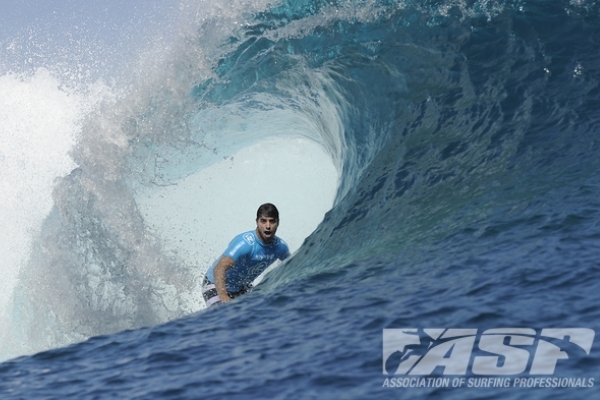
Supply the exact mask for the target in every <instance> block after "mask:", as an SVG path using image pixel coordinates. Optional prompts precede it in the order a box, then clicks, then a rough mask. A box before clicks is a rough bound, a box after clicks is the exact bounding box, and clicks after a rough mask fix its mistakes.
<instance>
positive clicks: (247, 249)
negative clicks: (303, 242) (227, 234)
mask: <svg viewBox="0 0 600 400" xmlns="http://www.w3.org/2000/svg"><path fill="white" fill-rule="evenodd" d="M223 255H224V256H227V257H230V258H232V259H233V260H234V261H235V264H234V265H233V266H232V267H231V268H229V269H228V270H227V278H226V286H227V291H228V292H229V293H235V292H239V291H241V290H243V289H244V288H246V287H247V286H248V285H250V284H251V283H252V281H253V280H254V279H256V277H257V276H259V275H260V274H261V273H262V272H263V271H264V270H265V269H267V267H268V266H269V265H271V264H273V263H274V262H275V261H276V260H278V259H279V260H285V259H286V258H288V257H289V256H290V250H289V248H288V245H287V243H286V242H285V241H284V240H282V239H281V238H279V237H277V236H274V237H273V240H272V241H271V242H270V243H263V242H262V241H261V240H260V239H259V238H258V236H257V235H256V231H254V230H252V231H249V232H244V233H240V234H239V235H237V236H236V237H235V238H233V240H232V241H231V242H230V243H229V246H227V249H226V250H225V252H224V253H223ZM220 258H221V257H219V258H218V259H217V260H216V261H215V262H214V263H213V265H212V266H211V267H210V268H209V269H208V271H207V272H206V277H207V278H208V280H209V281H210V282H213V283H214V281H215V275H214V272H215V271H214V270H215V266H216V265H217V263H218V262H219V259H220Z"/></svg>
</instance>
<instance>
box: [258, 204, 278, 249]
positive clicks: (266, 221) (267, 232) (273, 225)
mask: <svg viewBox="0 0 600 400" xmlns="http://www.w3.org/2000/svg"><path fill="white" fill-rule="evenodd" d="M278 226H279V211H278V210H277V207H275V206H274V205H273V204H271V203H265V204H263V205H261V206H260V207H259V208H258V211H257V212H256V234H257V235H258V237H259V239H260V240H261V241H263V242H264V243H271V241H272V240H273V238H274V237H275V232H277V227H278Z"/></svg>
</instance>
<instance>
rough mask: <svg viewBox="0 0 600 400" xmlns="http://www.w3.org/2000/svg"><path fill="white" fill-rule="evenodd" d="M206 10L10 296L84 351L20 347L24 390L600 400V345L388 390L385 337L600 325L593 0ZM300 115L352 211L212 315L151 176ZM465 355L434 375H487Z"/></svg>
mask: <svg viewBox="0 0 600 400" xmlns="http://www.w3.org/2000/svg"><path fill="white" fill-rule="evenodd" d="M191 3H193V2H191ZM203 4H206V7H205V8H203V7H199V8H198V10H201V11H202V12H201V13H200V14H199V15H202V17H198V18H197V19H196V20H194V21H195V23H196V25H195V26H193V29H191V30H190V31H189V32H188V34H187V36H186V38H185V41H183V43H179V44H180V47H178V52H177V55H178V58H176V59H175V60H174V61H173V62H171V63H170V62H166V63H164V64H161V65H163V68H164V71H162V73H161V74H159V75H160V76H161V79H162V80H161V81H158V80H157V81H156V82H152V85H146V86H145V87H144V90H139V91H136V90H134V89H131V92H128V94H126V95H124V96H122V97H121V98H120V99H118V100H116V101H115V102H112V103H111V102H109V101H107V102H105V103H103V104H101V105H99V106H98V107H97V110H96V111H95V112H94V114H93V116H92V117H90V118H89V119H88V120H87V122H86V123H85V124H84V125H83V135H82V139H80V140H79V142H78V144H77V146H76V147H75V148H74V149H73V150H72V156H73V159H74V160H75V162H76V163H77V165H78V168H77V169H76V170H74V171H73V172H72V173H71V174H69V175H68V176H65V177H63V178H62V179H60V180H59V181H57V182H56V185H55V189H54V195H53V196H54V197H53V201H54V206H53V209H52V211H51V213H50V215H49V216H48V217H47V218H46V219H45V220H44V224H43V228H42V230H41V232H40V234H39V236H36V238H35V240H34V245H33V250H32V256H31V260H30V261H29V263H28V265H27V267H26V268H23V269H22V271H21V275H20V281H19V286H17V288H16V289H15V293H14V294H13V310H14V311H13V312H14V314H13V318H14V319H15V320H17V319H18V320H22V321H26V322H27V323H23V324H21V325H19V327H18V328H14V329H15V331H18V335H19V336H20V337H25V338H26V339H27V340H29V341H32V342H35V343H42V344H43V343H47V344H48V346H47V347H57V346H58V345H61V343H62V344H63V345H61V347H57V348H53V349H50V350H47V351H42V352H38V353H36V354H33V355H25V356H20V357H18V358H14V359H11V360H7V361H4V362H3V363H2V364H0V397H1V398H3V399H4V398H7V399H13V398H14V399H25V398H27V399H29V398H40V399H54V398H68V397H72V398H77V399H101V398H131V399H137V398H139V399H142V398H144V399H145V398H174V399H223V398H228V399H252V398H274V399H288V398H308V399H310V398H319V399H320V398H344V399H379V398H381V399H387V398H403V399H414V398H448V399H464V398H478V399H484V398H485V399H522V398H527V399H565V398H594V397H597V396H598V392H599V390H598V387H599V385H600V356H599V354H600V353H599V348H600V344H599V343H598V339H594V340H593V343H592V345H591V351H590V352H589V354H587V352H586V351H584V349H583V348H582V347H581V346H577V345H575V344H573V341H571V342H570V343H569V340H567V339H565V340H562V341H561V340H558V341H552V343H555V344H556V346H559V347H560V348H561V349H562V351H564V353H563V356H564V355H565V354H566V357H562V358H561V357H559V358H558V361H557V363H556V368H555V369H554V370H553V373H552V374H551V375H549V376H542V377H546V378H558V379H562V378H565V377H567V378H569V377H570V378H575V379H577V378H580V379H583V380H585V385H584V386H586V387H575V388H557V387H519V386H518V385H517V387H514V386H515V382H516V380H517V379H525V378H539V377H540V376H539V375H531V374H530V373H529V371H530V369H531V367H532V362H533V361H532V358H529V361H526V362H525V364H526V368H525V370H524V371H521V372H519V373H514V374H508V375H493V374H492V375H493V376H495V377H496V376H501V377H503V378H508V379H510V383H511V385H510V387H483V388H476V387H468V386H467V384H465V385H464V386H462V387H456V388H453V387H439V388H432V387H421V388H419V387H408V388H407V387H402V388H397V387H396V388H392V387H386V386H388V385H389V383H388V384H386V378H395V377H401V376H394V375H392V374H390V375H386V374H384V373H383V367H384V361H388V362H389V360H384V359H383V354H382V348H383V346H384V345H385V343H384V339H383V330H384V329H401V328H413V329H421V330H423V329H432V328H435V329H476V330H477V333H478V334H481V333H483V332H484V331H486V330H490V329H496V328H498V329H507V328H528V329H531V330H533V331H534V334H533V336H534V338H535V339H532V341H531V342H527V343H521V344H519V343H517V342H512V348H514V349H518V350H521V351H524V352H525V353H522V352H521V354H528V357H533V355H534V353H535V349H536V348H538V346H540V343H541V342H542V340H541V338H540V332H542V330H543V329H545V328H585V329H588V330H592V331H594V332H598V331H599V330H600V323H599V322H598V321H599V318H598V317H599V316H600V309H599V306H598V301H599V300H600V295H599V293H600V283H599V282H600V261H599V256H600V214H599V212H600V175H599V174H598V172H599V171H600V129H599V128H598V123H599V122H600V52H599V51H598V49H600V8H599V6H598V4H597V3H596V2H593V1H585V0H581V1H570V2H569V1H504V2H489V1H425V2H420V1H414V2H413V1H403V2H394V1H380V2H375V1H374V2H343V1H339V2H338V1H335V2H320V1H300V2H281V3H276V4H271V5H268V4H261V3H258V2H256V3H252V2H249V3H245V4H237V3H236V4H235V5H234V6H233V8H232V9H231V10H229V11H227V10H228V9H227V7H228V6H226V5H225V4H218V3H216V2H214V3H203ZM187 6H190V3H188V4H187ZM217 6H218V7H217ZM202 13H204V14H202ZM169 54H170V53H169ZM159 55H161V56H164V55H165V54H162V53H161V54H159ZM133 75H134V76H133V77H131V76H130V75H126V77H125V78H121V79H128V81H127V82H129V83H130V84H131V86H132V87H135V84H136V82H138V80H139V81H142V80H143V79H141V78H139V77H136V76H135V74H133ZM142 75H143V74H142ZM173 81H174V82H176V84H174V85H167V84H164V82H173ZM279 111H281V112H282V113H283V115H289V116H293V118H297V119H300V120H302V121H304V122H305V123H306V124H307V127H310V129H308V128H307V131H308V132H309V133H308V134H307V137H309V138H310V139H311V140H314V141H316V142H317V143H319V144H320V145H321V146H322V147H323V148H324V149H326V150H327V152H328V154H329V155H330V156H331V158H332V161H333V163H334V164H335V165H336V166H337V167H338V168H339V171H340V176H341V179H340V184H339V188H338V190H337V196H336V199H335V203H334V206H333V208H332V209H331V210H330V211H329V212H328V213H327V214H326V215H325V218H324V220H323V221H322V223H321V224H320V225H319V226H318V227H317V229H316V230H315V231H314V232H313V233H312V234H311V235H310V236H309V237H308V238H307V239H306V241H305V242H304V243H303V244H302V246H301V247H300V249H299V250H298V251H297V253H296V254H295V255H294V257H293V258H292V259H291V260H289V261H288V262H286V263H284V264H282V265H281V266H279V267H278V268H276V269H275V270H273V271H272V272H271V273H269V274H268V275H267V276H266V277H265V279H264V280H263V282H262V283H261V284H259V285H258V286H257V287H256V289H255V290H254V291H253V292H251V293H250V294H248V295H245V296H243V297H242V298H240V299H239V301H235V302H233V303H231V304H229V305H227V306H223V307H217V308H214V309H210V310H206V311H204V310H202V311H194V310H193V307H190V306H189V305H187V303H186V302H190V301H192V302H193V298H192V300H189V298H188V297H186V295H187V294H189V293H194V290H197V288H195V286H193V284H191V283H189V282H193V279H192V277H193V273H192V272H191V271H192V270H194V266H187V265H185V266H181V265H179V264H178V260H177V255H173V254H170V253H167V252H161V247H160V244H158V245H157V244H156V243H154V242H151V241H150V240H149V239H148V232H147V230H146V228H145V225H144V220H143V216H142V214H141V213H140V211H139V210H138V208H137V205H136V197H135V196H136V193H137V192H138V191H139V190H140V189H139V187H141V186H143V185H146V186H150V187H152V185H156V186H159V187H164V186H165V185H169V184H170V183H172V182H173V181H176V180H177V179H181V178H183V177H185V176H187V175H190V174H193V173H195V172H196V171H198V170H200V169H202V168H204V167H205V166H206V165H207V164H210V162H211V161H210V160H212V159H211V158H210V157H212V155H211V154H217V149H218V148H221V147H227V148H228V149H229V150H231V149H239V148H243V147H244V146H246V145H248V144H252V143H255V142H257V141H259V140H260V139H263V138H264V137H267V136H270V135H271V134H272V133H271V131H270V130H269V128H268V123H269V116H270V115H273V114H272V113H274V112H279ZM117 114H118V118H116V117H114V115H117ZM107 115H111V116H112V117H114V118H115V119H113V120H115V121H118V122H119V124H118V127H119V132H121V134H122V136H120V137H119V138H118V139H114V138H111V137H108V138H107V137H106V136H109V135H103V134H102V132H103V129H106V124H104V123H103V122H104V121H106V120H107V117H106V116H107ZM277 115H279V114H277ZM112 117H111V118H112ZM234 118H235V119H236V120H243V121H244V120H245V121H248V124H259V123H261V121H264V124H265V130H264V131H261V132H256V133H254V134H248V133H243V134H241V133H238V134H233V133H231V132H230V131H231V130H232V129H230V126H229V125H228V123H231V122H230V121H231V120H232V119H234ZM289 118H290V121H291V120H292V117H289ZM257 121H258V122H257ZM294 121H297V120H296V119H294ZM279 122H282V121H279ZM282 123H283V124H285V123H286V120H285V118H284V119H283V122H282ZM290 123H291V122H290ZM294 123H296V122H294ZM241 125H243V124H240V126H241ZM215 132H217V133H215ZM219 132H222V135H221V136H219ZM207 160H208V161H207ZM149 165H150V166H151V167H148V166H149ZM265 179H266V180H268V176H266V177H265ZM150 190H151V189H150ZM225 196H237V194H236V193H235V188H232V189H231V193H229V192H228V193H225ZM168 212H169V209H165V210H164V213H168ZM141 264H143V265H145V266H147V268H145V269H144V268H141V267H140V265H141ZM155 264H156V265H159V264H160V265H162V266H164V265H167V266H168V268H166V269H164V268H163V269H158V268H155V267H154V265H155ZM190 285H191V286H190ZM57 293H59V295H57ZM57 299H60V300H57ZM35 321H37V322H39V321H42V322H39V323H34V322H35ZM536 335H537V336H536ZM542 336H544V334H542ZM78 337H79V338H81V340H82V341H77V340H74V338H78ZM515 337H516V336H515V335H513V340H517V339H515ZM88 338H89V339H88ZM572 338H573V337H571V339H572ZM546 339H547V338H546ZM481 340H482V339H481V336H477V342H476V343H477V345H480V344H481ZM508 340H509V338H506V339H505V340H504V342H503V343H504V345H505V346H507V347H508V346H509V345H510V344H511V343H510V342H509V341H508ZM544 340H545V339H544ZM73 342H76V343H73ZM68 343H73V344H70V345H67V346H66V347H64V344H68ZM438 343H439V342H436V344H438ZM40 346H42V347H44V346H43V345H40ZM449 349H450V350H449V351H448V353H446V354H445V355H443V357H442V358H441V359H440V360H442V361H443V360H449V359H451V360H456V359H460V358H461V357H463V358H464V357H467V359H469V360H470V363H469V367H468V369H467V371H466V372H465V373H464V374H448V372H447V371H444V368H443V367H438V368H436V369H435V370H434V371H433V372H432V373H431V374H430V375H425V376H421V377H422V378H425V379H426V378H430V377H441V378H443V377H449V379H450V382H452V379H454V378H461V377H464V378H466V379H469V378H480V377H482V376H484V377H488V375H481V374H476V373H474V372H473V364H474V359H473V358H471V355H470V354H469V353H460V351H462V350H461V349H462V348H459V346H458V344H457V345H456V346H455V347H454V348H449ZM452 349H454V350H452ZM473 349H474V350H473V355H478V356H488V357H489V356H491V355H493V353H492V354H490V353H489V352H488V353H486V352H485V351H483V350H481V349H479V347H474V348H473ZM424 351H425V352H427V351H431V348H429V349H427V348H426V349H425V350H424ZM453 351H454V353H453ZM442 361H440V362H442ZM513 361H514V360H513V359H511V358H503V357H499V358H498V360H497V363H496V364H495V365H496V367H498V368H500V367H503V366H506V365H509V364H510V363H511V362H513ZM391 362H392V364H393V362H394V359H392V361H391ZM398 362H399V360H396V365H398ZM391 370H392V368H391V366H390V364H388V371H391ZM388 382H389V381H388ZM450 386H452V385H450ZM525 386H527V384H526V385H525ZM529 386H531V385H529ZM538 386H539V385H538ZM542 386H543V385H542ZM549 386H551V385H550V384H549ZM587 386H589V387H587Z"/></svg>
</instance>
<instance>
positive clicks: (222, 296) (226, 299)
mask: <svg viewBox="0 0 600 400" xmlns="http://www.w3.org/2000/svg"><path fill="white" fill-rule="evenodd" d="M219 300H221V303H229V302H230V301H231V297H229V295H228V294H227V293H223V294H219Z"/></svg>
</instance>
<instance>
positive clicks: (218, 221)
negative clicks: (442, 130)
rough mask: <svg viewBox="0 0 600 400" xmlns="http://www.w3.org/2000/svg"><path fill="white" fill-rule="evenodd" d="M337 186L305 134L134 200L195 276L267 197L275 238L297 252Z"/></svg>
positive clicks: (250, 223) (240, 154)
mask: <svg viewBox="0 0 600 400" xmlns="http://www.w3.org/2000/svg"><path fill="white" fill-rule="evenodd" d="M338 183H339V174H338V171H337V169H336V168H335V166H334V163H333V160H332V158H331V156H330V155H329V154H327V152H326V151H325V150H324V149H323V148H322V147H321V145H319V144H317V143H315V142H314V141H312V140H309V139H306V138H303V137H297V136H296V137H273V138H269V139H266V140H262V141H260V142H257V143H254V144H252V145H250V146H248V147H245V148H243V149H241V150H239V151H237V152H235V153H234V154H231V155H227V156H225V157H223V159H222V160H221V161H219V162H217V163H215V164H213V165H211V166H209V167H207V168H204V169H202V170H200V171H198V172H197V173H195V174H193V175H191V176H188V177H186V178H185V179H182V180H180V181H178V182H177V183H176V185H171V186H160V187H148V188H146V189H145V190H144V191H140V192H139V193H138V198H137V201H138V205H139V207H140V210H141V212H142V214H143V216H144V219H145V221H146V224H147V225H148V227H149V228H150V229H152V230H153V231H154V233H155V234H156V235H157V236H158V237H159V238H160V240H161V242H162V244H163V246H164V247H165V249H167V250H168V251H172V252H174V254H176V255H177V257H179V258H180V259H181V260H182V262H184V263H185V264H186V265H188V266H189V265H192V266H195V267H197V270H196V272H197V274H198V276H201V275H202V274H204V272H205V271H206V269H207V268H208V267H209V266H210V264H211V263H212V262H213V261H214V260H215V259H216V258H217V257H218V256H219V255H220V254H221V253H222V252H223V250H224V249H225V248H226V247H227V244H228V243H229V241H230V240H231V239H232V238H233V237H234V236H235V235H236V234H238V233H240V232H243V231H247V230H251V229H253V228H254V227H255V222H254V220H255V218H256V210H257V209H258V206H259V205H260V204H262V203H265V202H270V203H274V204H275V205H276V206H277V207H278V209H279V213H280V226H279V229H278V231H277V235H278V236H280V237H281V238H283V239H284V240H285V241H286V242H287V243H288V245H289V246H290V251H291V252H292V253H293V252H294V251H296V250H297V249H298V248H299V247H300V246H301V245H302V242H303V241H304V239H305V238H306V237H308V236H309V235H310V234H311V233H312V232H313V231H314V230H315V229H316V227H317V226H318V225H319V223H320V222H321V221H322V220H323V217H324V215H325V213H326V212H327V211H329V210H330V209H331V207H332V205H333V203H334V200H335V194H336V191H337V188H338ZM276 266H277V264H275V265H273V266H272V268H276ZM260 279H261V277H259V278H258V280H260ZM198 306H199V308H201V307H202V306H203V305H202V304H199V305H198Z"/></svg>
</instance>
